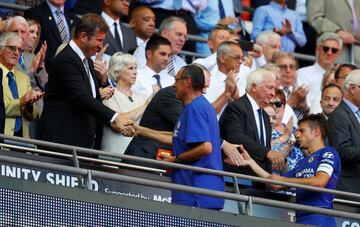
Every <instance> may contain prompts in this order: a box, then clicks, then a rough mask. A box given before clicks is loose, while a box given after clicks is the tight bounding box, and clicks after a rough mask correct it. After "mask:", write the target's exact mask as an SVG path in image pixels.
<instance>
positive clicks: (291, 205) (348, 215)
mask: <svg viewBox="0 0 360 227" xmlns="http://www.w3.org/2000/svg"><path fill="white" fill-rule="evenodd" d="M0 161H3V162H11V163H15V164H21V165H28V166H33V167H38V168H46V169H51V170H57V171H62V172H67V173H71V174H77V175H82V176H87V175H89V174H91V176H92V177H98V178H104V179H109V180H116V181H121V182H126V183H132V184H138V185H143V186H150V187H156V188H163V189H169V190H176V191H183V192H189V193H195V194H203V195H208V196H215V197H219V198H223V199H230V200H235V201H240V202H248V201H252V203H255V204H261V205H268V206H274V207H279V208H285V209H294V210H301V211H305V212H311V213H317V214H324V215H332V216H335V217H342V218H350V219H360V214H356V213H350V212H345V211H338V210H331V209H326V208H318V207H312V206H307V205H300V204H294V203H289V202H283V201H275V200H271V199H264V198H259V197H254V196H247V195H238V194H234V193H229V192H221V191H214V190H209V189H202V188H196V187H191V186H184V185H178V184H174V183H167V182H159V181H155V180H150V179H145V178H139V177H133V176H131V177H130V176H126V175H119V174H114V173H106V172H101V171H97V170H88V169H82V168H75V167H70V166H63V165H58V164H53V163H44V162H39V161H34V160H28V159H22V158H16V157H8V156H2V155H0Z"/></svg>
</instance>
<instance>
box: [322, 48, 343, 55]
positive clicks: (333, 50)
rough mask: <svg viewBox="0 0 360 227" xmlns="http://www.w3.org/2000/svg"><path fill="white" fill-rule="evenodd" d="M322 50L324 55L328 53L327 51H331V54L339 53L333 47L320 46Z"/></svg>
mask: <svg viewBox="0 0 360 227" xmlns="http://www.w3.org/2000/svg"><path fill="white" fill-rule="evenodd" d="M322 49H323V51H324V52H325V53H328V52H329V50H330V51H331V53H332V54H336V53H337V52H339V49H337V48H334V47H328V46H322Z"/></svg>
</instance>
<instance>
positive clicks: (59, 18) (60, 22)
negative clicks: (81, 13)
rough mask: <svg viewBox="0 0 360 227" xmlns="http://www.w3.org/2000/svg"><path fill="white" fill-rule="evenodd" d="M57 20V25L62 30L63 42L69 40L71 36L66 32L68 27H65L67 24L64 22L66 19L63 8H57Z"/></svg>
mask: <svg viewBox="0 0 360 227" xmlns="http://www.w3.org/2000/svg"><path fill="white" fill-rule="evenodd" d="M55 13H56V22H57V27H58V29H59V32H60V36H61V40H62V42H63V43H65V42H68V41H69V38H68V35H67V32H66V28H65V24H64V20H63V17H62V12H61V10H56V12H55Z"/></svg>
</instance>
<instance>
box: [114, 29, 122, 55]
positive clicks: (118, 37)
mask: <svg viewBox="0 0 360 227" xmlns="http://www.w3.org/2000/svg"><path fill="white" fill-rule="evenodd" d="M117 28H118V24H117V23H116V22H114V34H115V41H116V43H117V44H119V47H120V49H122V43H121V39H120V35H119V32H118V29H117Z"/></svg>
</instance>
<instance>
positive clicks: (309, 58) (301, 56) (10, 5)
mask: <svg viewBox="0 0 360 227" xmlns="http://www.w3.org/2000/svg"><path fill="white" fill-rule="evenodd" d="M1 7H2V8H8V9H15V10H22V11H25V10H27V9H29V8H30V7H29V6H24V5H18V4H13V3H5V2H0V8H1ZM244 9H245V10H246V11H247V10H250V9H252V8H249V7H244ZM127 26H129V25H127ZM158 31H159V30H158V29H155V32H158ZM188 38H189V40H191V41H195V42H205V43H206V42H207V38H204V37H202V36H199V35H191V34H189V35H188ZM180 54H182V55H187V56H191V57H195V58H205V57H207V55H206V54H201V53H196V52H191V51H181V52H180ZM294 56H295V58H297V59H299V60H305V61H311V62H315V60H316V58H315V56H313V55H306V54H300V53H294Z"/></svg>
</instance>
